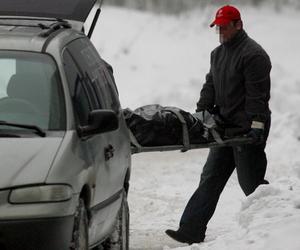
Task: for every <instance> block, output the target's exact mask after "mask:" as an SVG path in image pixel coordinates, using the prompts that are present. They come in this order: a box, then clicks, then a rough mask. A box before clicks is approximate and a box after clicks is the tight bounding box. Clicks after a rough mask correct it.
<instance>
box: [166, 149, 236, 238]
mask: <svg viewBox="0 0 300 250" xmlns="http://www.w3.org/2000/svg"><path fill="white" fill-rule="evenodd" d="M234 168H235V164H234V155H233V149H232V148H231V147H222V148H213V149H211V150H210V153H209V155H208V158H207V161H206V164H205V166H204V168H203V172H202V174H201V180H200V184H199V187H198V188H197V189H196V191H195V192H194V194H193V195H192V197H191V198H190V200H189V202H188V204H187V206H186V208H185V210H184V212H183V215H182V217H181V221H180V227H179V229H178V231H175V233H177V236H179V238H176V235H175V234H174V231H173V235H172V232H171V233H170V231H172V230H167V231H166V233H167V234H168V235H169V236H171V237H172V238H174V239H175V240H178V241H181V242H186V243H190V244H191V243H198V242H201V241H203V240H204V237H205V231H206V225H207V223H208V221H209V220H210V218H211V217H212V215H213V213H214V211H215V208H216V206H217V203H218V200H219V197H220V194H221V192H222V190H223V188H224V186H225V184H226V182H227V180H228V179H229V177H230V175H231V174H232V172H233V170H234ZM173 236H175V237H173ZM181 236H183V238H182V237H181ZM184 239H186V240H188V241H184Z"/></svg>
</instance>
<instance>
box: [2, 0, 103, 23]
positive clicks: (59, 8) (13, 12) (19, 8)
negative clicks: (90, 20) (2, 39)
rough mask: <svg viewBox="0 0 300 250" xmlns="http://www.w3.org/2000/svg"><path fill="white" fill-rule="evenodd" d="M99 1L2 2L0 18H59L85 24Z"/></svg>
mask: <svg viewBox="0 0 300 250" xmlns="http://www.w3.org/2000/svg"><path fill="white" fill-rule="evenodd" d="M96 2H97V0H29V1H24V0H13V1H12V0H1V1H0V16H10V17H11V16H13V17H42V18H57V19H66V20H73V21H79V22H85V20H86V19H87V16H88V15H89V13H90V11H91V9H92V8H93V6H94V5H95V3H96Z"/></svg>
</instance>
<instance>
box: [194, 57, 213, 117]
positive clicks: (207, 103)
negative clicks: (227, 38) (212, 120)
mask: <svg viewBox="0 0 300 250" xmlns="http://www.w3.org/2000/svg"><path fill="white" fill-rule="evenodd" d="M213 53H214V52H212V53H211V56H210V64H212V58H213ZM213 82H214V80H213V75H212V72H211V69H210V70H209V73H208V74H207V75H206V81H205V83H204V84H203V87H202V90H201V92H200V99H199V101H198V102H197V109H196V112H199V111H203V110H211V109H212V108H213V107H214V104H215V88H214V83H213Z"/></svg>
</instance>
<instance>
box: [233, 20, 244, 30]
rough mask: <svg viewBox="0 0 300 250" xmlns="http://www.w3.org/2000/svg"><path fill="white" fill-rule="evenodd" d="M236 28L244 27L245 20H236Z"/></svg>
mask: <svg viewBox="0 0 300 250" xmlns="http://www.w3.org/2000/svg"><path fill="white" fill-rule="evenodd" d="M235 28H236V29H237V30H241V29H243V21H242V20H238V21H236V23H235Z"/></svg>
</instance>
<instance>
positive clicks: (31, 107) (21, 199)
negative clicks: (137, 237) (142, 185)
mask: <svg viewBox="0 0 300 250" xmlns="http://www.w3.org/2000/svg"><path fill="white" fill-rule="evenodd" d="M99 4H100V3H99V2H98V1H97V0H63V1H62V0H51V1H49V0H32V1H24V0H14V1H11V0H1V1H0V69H1V71H0V155H1V156H0V157H1V158H0V159H1V161H0V249H1V250H9V249H22V250H26V249H30V250H33V249H34V250H65V249H80V250H85V249H129V235H128V234H129V211H128V204H127V199H126V197H127V192H128V188H129V177H130V165H131V151H130V140H129V134H128V129H127V127H126V123H125V120H124V117H123V114H122V110H121V107H120V103H119V98H118V91H117V87H116V85H115V81H114V78H113V72H112V68H111V66H110V65H109V64H107V63H106V62H105V61H104V60H103V59H102V58H101V57H100V56H99V54H98V52H97V51H96V49H95V48H94V46H93V44H92V43H91V41H90V39H89V37H90V35H91V33H92V31H93V28H94V27H93V25H94V24H95V22H96V19H97V17H98V14H99V11H100V9H99V8H97V6H98V7H99ZM95 6H96V8H95ZM92 9H93V10H96V12H95V13H96V15H95V19H94V22H93V25H92V27H91V29H90V31H89V35H88V36H86V35H85V34H84V31H83V30H84V29H83V24H84V22H85V20H86V18H87V16H88V14H89V13H90V11H91V10H92Z"/></svg>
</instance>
